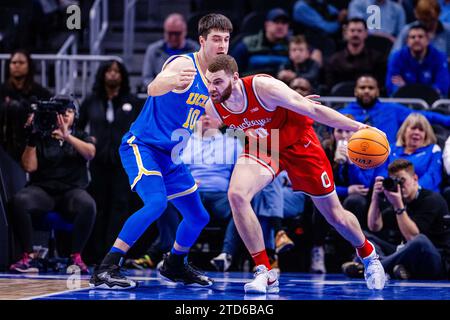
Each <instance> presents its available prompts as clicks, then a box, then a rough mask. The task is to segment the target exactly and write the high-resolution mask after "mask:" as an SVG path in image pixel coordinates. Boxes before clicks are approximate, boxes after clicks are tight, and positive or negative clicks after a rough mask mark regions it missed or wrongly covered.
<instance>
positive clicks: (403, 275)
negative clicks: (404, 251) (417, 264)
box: [392, 264, 411, 280]
mask: <svg viewBox="0 0 450 320" xmlns="http://www.w3.org/2000/svg"><path fill="white" fill-rule="evenodd" d="M392 275H393V278H394V279H397V280H409V279H411V273H410V272H409V271H408V270H407V269H406V268H405V266H404V265H402V264H396V265H395V266H394V268H393V269H392Z"/></svg>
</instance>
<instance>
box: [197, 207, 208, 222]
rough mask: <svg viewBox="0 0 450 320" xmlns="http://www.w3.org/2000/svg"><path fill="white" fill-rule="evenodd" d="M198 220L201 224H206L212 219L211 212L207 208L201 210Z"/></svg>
mask: <svg viewBox="0 0 450 320" xmlns="http://www.w3.org/2000/svg"><path fill="white" fill-rule="evenodd" d="M198 220H199V224H201V225H203V226H206V225H207V224H208V223H209V221H210V217H209V213H208V212H207V211H206V210H203V211H201V212H200V214H199V215H198Z"/></svg>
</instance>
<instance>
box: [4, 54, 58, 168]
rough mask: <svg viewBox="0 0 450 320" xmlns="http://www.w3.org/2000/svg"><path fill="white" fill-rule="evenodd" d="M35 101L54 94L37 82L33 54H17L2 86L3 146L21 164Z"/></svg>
mask: <svg viewBox="0 0 450 320" xmlns="http://www.w3.org/2000/svg"><path fill="white" fill-rule="evenodd" d="M31 97H36V98H37V99H42V100H44V99H49V98H50V97H51V95H50V92H49V91H48V90H47V89H45V88H43V87H42V86H40V85H39V84H37V83H36V82H35V81H34V64H33V61H32V60H31V57H30V54H29V53H28V52H27V51H25V50H22V49H18V50H15V51H14V52H13V53H12V54H11V59H10V61H9V69H8V75H7V79H6V81H5V83H3V84H1V85H0V145H1V146H2V147H3V149H5V151H6V152H7V153H8V154H9V155H11V156H12V157H13V158H14V159H15V160H16V161H17V162H20V157H21V155H22V152H23V150H24V148H25V132H24V124H25V122H26V121H27V117H28V115H29V113H30V112H31V110H30V104H31V102H30V101H31Z"/></svg>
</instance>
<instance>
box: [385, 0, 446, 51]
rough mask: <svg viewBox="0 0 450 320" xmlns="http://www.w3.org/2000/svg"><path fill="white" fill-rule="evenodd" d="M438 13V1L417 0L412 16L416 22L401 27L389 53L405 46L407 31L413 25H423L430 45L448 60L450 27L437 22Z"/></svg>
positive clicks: (439, 9)
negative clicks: (442, 53)
mask: <svg viewBox="0 0 450 320" xmlns="http://www.w3.org/2000/svg"><path fill="white" fill-rule="evenodd" d="M440 13H441V8H440V6H439V2H438V0H418V1H417V4H416V6H415V9H414V16H415V18H416V19H417V20H416V21H413V22H411V23H409V24H407V25H405V26H404V27H403V30H402V31H401V32H400V34H399V35H398V37H397V40H396V41H395V43H394V46H393V47H392V51H391V52H395V51H397V50H399V49H401V47H403V45H405V43H406V41H407V38H408V31H409V29H410V28H411V27H412V26H413V25H417V24H423V25H424V26H425V28H426V29H427V31H428V38H429V39H430V40H431V44H432V45H433V46H434V47H435V48H436V49H438V50H439V51H442V52H444V53H445V55H446V56H447V58H448V57H449V55H450V25H448V24H445V23H442V22H441V21H439V15H440Z"/></svg>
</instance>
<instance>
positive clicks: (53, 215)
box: [33, 211, 73, 258]
mask: <svg viewBox="0 0 450 320" xmlns="http://www.w3.org/2000/svg"><path fill="white" fill-rule="evenodd" d="M33 226H34V228H35V229H36V230H40V231H48V232H50V236H49V240H48V257H49V258H54V256H55V251H56V245H55V244H56V235H55V234H56V232H72V231H73V224H72V223H69V222H67V221H66V220H64V219H63V218H62V217H61V215H60V214H59V213H58V212H55V211H49V212H47V213H46V214H45V215H44V216H43V217H41V218H40V219H35V220H33Z"/></svg>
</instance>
